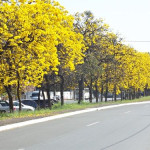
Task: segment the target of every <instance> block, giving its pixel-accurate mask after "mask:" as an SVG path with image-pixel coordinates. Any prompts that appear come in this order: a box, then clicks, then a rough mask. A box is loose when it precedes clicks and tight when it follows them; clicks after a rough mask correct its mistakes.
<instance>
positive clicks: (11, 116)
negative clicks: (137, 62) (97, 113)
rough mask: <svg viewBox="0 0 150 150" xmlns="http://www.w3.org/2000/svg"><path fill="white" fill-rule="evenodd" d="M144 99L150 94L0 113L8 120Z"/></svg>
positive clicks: (2, 117)
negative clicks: (133, 97)
mask: <svg viewBox="0 0 150 150" xmlns="http://www.w3.org/2000/svg"><path fill="white" fill-rule="evenodd" d="M142 101H150V96H148V97H141V98H139V99H134V100H123V101H121V100H117V101H108V102H99V103H89V102H88V101H87V102H82V103H81V104H77V103H73V104H64V105H63V106H61V105H60V103H58V104H55V105H53V107H52V109H51V110H50V109H40V110H35V111H34V112H31V111H28V112H25V111H22V112H14V113H1V114H0V120H6V119H14V118H26V119H27V118H29V119H32V118H41V117H46V116H53V115H57V114H61V113H66V112H71V111H76V110H82V109H86V108H92V107H102V106H108V105H116V104H123V103H132V102H142Z"/></svg>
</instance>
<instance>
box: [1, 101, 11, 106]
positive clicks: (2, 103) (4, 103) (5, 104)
mask: <svg viewBox="0 0 150 150" xmlns="http://www.w3.org/2000/svg"><path fill="white" fill-rule="evenodd" d="M0 104H1V105H2V106H9V105H8V103H7V102H0Z"/></svg>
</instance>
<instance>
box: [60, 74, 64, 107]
mask: <svg viewBox="0 0 150 150" xmlns="http://www.w3.org/2000/svg"><path fill="white" fill-rule="evenodd" d="M60 78H61V83H60V95H61V106H63V105H64V77H63V76H62V75H60Z"/></svg>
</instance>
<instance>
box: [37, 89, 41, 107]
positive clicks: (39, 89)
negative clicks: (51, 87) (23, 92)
mask: <svg viewBox="0 0 150 150" xmlns="http://www.w3.org/2000/svg"><path fill="white" fill-rule="evenodd" d="M40 92H41V89H39V93H38V105H39V107H38V108H39V109H40V107H41V105H40Z"/></svg>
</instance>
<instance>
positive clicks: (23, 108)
mask: <svg viewBox="0 0 150 150" xmlns="http://www.w3.org/2000/svg"><path fill="white" fill-rule="evenodd" d="M13 105H14V109H15V110H16V111H19V102H18V101H13ZM21 109H22V110H23V111H34V110H35V108H34V107H32V106H28V105H24V104H23V103H21Z"/></svg>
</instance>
